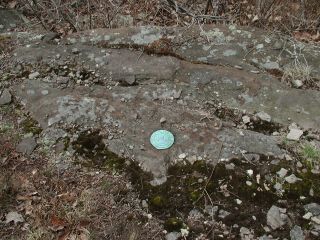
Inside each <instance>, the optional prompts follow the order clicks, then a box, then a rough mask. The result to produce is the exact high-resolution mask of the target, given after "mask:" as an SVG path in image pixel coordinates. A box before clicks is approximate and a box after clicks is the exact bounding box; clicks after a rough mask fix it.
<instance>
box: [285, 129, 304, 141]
mask: <svg viewBox="0 0 320 240" xmlns="http://www.w3.org/2000/svg"><path fill="white" fill-rule="evenodd" d="M302 134H303V131H302V130H300V129H290V132H289V133H288V135H287V139H288V140H292V141H298V140H299V139H300V137H301V136H302Z"/></svg>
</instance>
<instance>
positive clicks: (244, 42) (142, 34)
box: [68, 25, 320, 79]
mask: <svg viewBox="0 0 320 240" xmlns="http://www.w3.org/2000/svg"><path fill="white" fill-rule="evenodd" d="M164 39H165V42H168V41H169V42H170V43H172V45H171V46H172V47H171V49H170V51H173V52H174V53H176V54H177V55H179V56H181V57H182V58H184V59H186V60H189V61H198V62H202V63H210V64H217V65H230V66H235V65H236V66H240V67H242V68H243V69H245V70H249V71H250V70H254V69H255V68H258V69H262V70H281V71H283V70H284V67H285V66H286V65H287V64H290V63H293V61H294V59H296V60H298V61H299V62H300V63H303V64H305V63H306V64H307V65H309V66H310V67H311V68H312V75H313V76H314V77H316V78H317V79H320V70H319V64H320V49H319V47H317V46H316V45H312V44H307V43H302V42H297V41H294V40H290V41H289V40H285V39H283V38H281V36H280V35H277V34H270V32H266V31H263V30H261V29H255V28H248V27H239V26H235V25H230V26H225V25H205V26H203V27H202V28H201V29H200V28H199V27H197V26H195V27H190V28H188V29H185V28H161V27H138V28H137V27H132V28H123V29H95V30H91V31H87V32H85V33H81V34H76V35H74V36H70V37H69V38H68V42H69V43H75V42H81V43H90V44H92V43H94V44H98V43H101V42H104V43H107V44H110V45H119V44H136V45H140V46H147V45H150V44H151V45H152V44H154V43H156V44H154V46H155V47H156V46H157V45H158V46H159V45H160V46H162V49H163V46H165V45H163V44H160V42H161V41H162V42H163V40H164Z"/></svg>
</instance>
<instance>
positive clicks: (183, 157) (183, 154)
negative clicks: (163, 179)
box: [178, 153, 187, 159]
mask: <svg viewBox="0 0 320 240" xmlns="http://www.w3.org/2000/svg"><path fill="white" fill-rule="evenodd" d="M178 157H179V158H180V159H185V158H186V157H187V154H185V153H181V154H179V156H178Z"/></svg>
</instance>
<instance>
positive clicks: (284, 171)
mask: <svg viewBox="0 0 320 240" xmlns="http://www.w3.org/2000/svg"><path fill="white" fill-rule="evenodd" d="M287 173H288V170H287V169H285V168H281V169H280V170H279V171H278V172H277V174H278V176H279V177H280V178H284V177H285V176H286V175H287Z"/></svg>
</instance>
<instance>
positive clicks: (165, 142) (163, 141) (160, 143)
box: [150, 130, 174, 150]
mask: <svg viewBox="0 0 320 240" xmlns="http://www.w3.org/2000/svg"><path fill="white" fill-rule="evenodd" d="M150 143H151V144H152V146H154V147H155V148H156V149H159V150H161V149H168V148H170V147H171V146H172V145H173V143H174V136H173V134H172V133H171V132H169V131H167V130H157V131H155V132H153V133H152V134H151V137H150Z"/></svg>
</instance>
